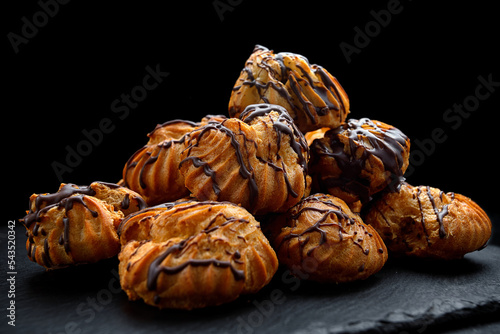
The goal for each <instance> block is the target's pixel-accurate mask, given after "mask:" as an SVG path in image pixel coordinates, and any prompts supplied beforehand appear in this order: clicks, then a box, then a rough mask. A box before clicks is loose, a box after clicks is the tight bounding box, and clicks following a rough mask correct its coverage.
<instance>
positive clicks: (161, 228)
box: [119, 200, 278, 309]
mask: <svg viewBox="0 0 500 334" xmlns="http://www.w3.org/2000/svg"><path fill="white" fill-rule="evenodd" d="M119 234H120V241H121V243H122V245H123V247H122V251H121V252H120V254H119V260H120V265H119V274H120V283H121V286H122V289H123V290H125V292H126V293H127V295H128V297H129V299H131V300H137V299H143V300H144V302H145V303H147V304H149V305H153V306H157V307H159V308H178V309H193V308H201V307H206V306H211V305H219V304H222V303H227V302H230V301H233V300H235V299H236V298H238V296H240V295H242V294H251V293H255V292H257V291H259V290H260V289H261V288H262V287H264V286H265V285H266V284H267V283H269V281H270V280H271V278H272V277H273V275H274V273H275V272H276V270H277V268H278V260H277V258H276V254H275V252H274V250H273V249H272V247H271V245H270V244H269V242H268V240H267V239H266V238H265V237H264V235H263V233H262V231H261V230H260V224H259V223H258V222H257V221H256V220H255V218H254V217H253V216H252V215H251V214H250V213H249V212H248V211H247V210H245V209H244V208H242V207H239V206H237V205H234V204H232V203H227V202H226V203H221V202H209V201H208V202H197V201H193V200H184V201H179V202H177V203H166V204H162V205H159V206H157V207H152V208H148V209H145V210H144V211H141V212H138V213H135V214H132V215H130V216H129V217H127V218H126V219H125V220H123V221H122V223H121V225H120V228H119Z"/></svg>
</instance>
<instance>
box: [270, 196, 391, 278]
mask: <svg viewBox="0 0 500 334" xmlns="http://www.w3.org/2000/svg"><path fill="white" fill-rule="evenodd" d="M273 224H274V223H273ZM277 224H278V225H279V227H281V230H280V232H279V234H278V235H277V237H276V238H275V240H274V243H273V245H274V247H275V249H276V252H277V254H278V259H279V261H280V263H281V264H285V265H286V266H287V267H288V268H291V269H292V268H299V269H300V271H301V272H302V273H304V275H307V279H310V280H314V281H319V282H335V283H341V282H350V281H354V280H362V279H366V278H368V277H369V276H371V275H373V274H374V273H376V272H378V271H379V270H380V269H381V268H382V267H383V266H384V264H385V262H386V261H387V249H386V247H385V245H384V243H383V241H382V239H381V238H380V236H379V235H378V233H377V232H376V231H375V230H374V229H373V228H372V227H371V226H369V225H366V224H364V223H363V221H362V219H361V218H360V217H359V216H358V215H356V214H354V213H352V212H351V210H350V209H349V207H348V206H347V205H346V204H345V203H344V202H343V201H342V200H341V199H339V198H337V197H334V196H332V195H329V194H315V195H311V196H309V197H307V198H304V199H303V200H302V201H301V202H300V203H299V204H297V205H295V206H294V207H293V208H291V209H290V210H289V211H288V212H287V213H286V214H285V215H283V219H282V220H281V221H279V220H278V222H277Z"/></svg>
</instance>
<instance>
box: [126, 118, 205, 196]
mask: <svg viewBox="0 0 500 334" xmlns="http://www.w3.org/2000/svg"><path fill="white" fill-rule="evenodd" d="M198 126H199V124H198V123H195V122H191V121H184V120H172V121H168V122H165V123H163V124H161V125H158V126H157V127H156V128H155V129H154V130H153V131H152V132H151V133H149V134H148V137H149V142H148V143H147V144H146V146H144V147H143V148H141V149H140V150H138V151H137V152H135V153H134V154H133V155H132V156H131V157H130V159H129V160H128V161H127V163H126V164H125V167H124V168H123V181H124V185H125V186H126V187H128V188H130V189H132V190H134V191H136V192H138V193H139V194H141V195H142V197H143V198H144V199H145V200H146V202H147V203H148V204H149V205H156V204H160V203H163V202H168V201H174V200H177V199H179V198H182V197H184V196H187V195H189V190H188V189H186V187H185V186H184V178H183V177H182V175H181V174H180V173H179V162H180V155H181V152H182V150H184V148H185V146H184V141H185V135H186V134H187V133H189V132H191V131H193V130H194V129H196V128H197V127H198Z"/></svg>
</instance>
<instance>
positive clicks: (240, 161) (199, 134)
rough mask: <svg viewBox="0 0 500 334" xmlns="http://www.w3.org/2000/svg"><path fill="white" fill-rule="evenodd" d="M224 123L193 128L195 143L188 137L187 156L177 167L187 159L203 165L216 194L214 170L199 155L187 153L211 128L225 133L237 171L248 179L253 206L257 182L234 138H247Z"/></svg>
mask: <svg viewBox="0 0 500 334" xmlns="http://www.w3.org/2000/svg"><path fill="white" fill-rule="evenodd" d="M224 123H225V121H223V122H222V123H209V124H207V125H205V126H203V127H201V128H199V129H197V130H194V131H193V132H192V133H191V135H193V134H197V136H196V142H195V143H193V142H192V140H193V138H191V139H189V142H188V144H189V145H188V146H187V148H186V149H185V150H187V151H188V157H187V158H185V159H183V160H182V161H181V162H180V164H179V167H180V166H182V164H184V163H185V162H186V161H188V160H191V161H193V165H194V166H195V167H197V168H198V167H203V171H204V173H205V175H207V176H209V177H210V178H211V179H212V187H213V189H214V192H215V194H216V195H217V196H218V195H219V193H220V188H219V186H218V184H217V182H216V173H215V171H213V170H212V169H211V168H210V166H209V165H208V163H206V162H203V161H202V160H201V159H200V158H199V157H191V156H189V155H190V154H191V150H192V148H193V147H195V146H198V145H199V143H200V141H201V140H202V138H203V136H204V135H205V134H206V133H208V132H210V131H212V130H214V131H218V132H222V133H224V134H225V135H227V136H228V137H229V138H230V142H231V145H232V146H233V148H234V150H235V154H236V159H237V161H238V164H239V165H240V169H239V173H240V175H241V177H243V178H244V179H246V180H248V182H249V183H248V184H249V191H250V196H249V198H250V206H251V207H253V205H254V203H255V200H256V198H257V196H258V191H259V190H258V188H257V183H256V181H255V175H254V173H253V168H252V167H251V166H247V165H246V164H245V162H244V160H243V154H242V151H241V145H240V143H239V142H238V140H237V139H236V136H237V135H241V136H243V138H244V141H245V142H246V141H247V138H246V136H245V134H244V133H243V132H241V131H240V133H238V134H236V133H234V132H233V131H232V130H231V129H229V128H227V127H225V126H224Z"/></svg>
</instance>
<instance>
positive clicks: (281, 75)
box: [229, 45, 349, 133]
mask: <svg viewBox="0 0 500 334" xmlns="http://www.w3.org/2000/svg"><path fill="white" fill-rule="evenodd" d="M255 103H270V104H278V105H280V106H283V107H285V108H286V110H287V111H288V112H289V113H290V115H291V116H292V118H293V119H294V121H295V123H296V124H297V127H298V128H299V129H300V130H301V131H302V132H304V133H305V132H307V131H311V130H315V129H318V128H321V127H330V128H336V127H338V126H340V124H341V123H342V122H344V121H345V119H346V117H347V114H348V113H349V99H348V97H347V94H346V93H345V91H344V89H343V88H342V86H341V85H340V83H339V82H338V81H337V79H336V78H335V77H333V76H332V75H331V74H330V73H328V71H327V70H325V69H324V68H323V67H321V66H319V65H311V64H309V61H308V60H307V58H305V57H304V56H301V55H298V54H294V53H288V52H281V53H277V54H275V53H274V52H273V51H272V50H269V49H267V48H265V47H263V46H261V45H257V46H256V47H255V49H254V51H253V53H252V55H251V56H250V58H249V59H248V60H247V61H246V63H245V68H244V69H243V70H242V71H241V74H240V76H239V78H238V80H237V81H236V83H235V85H234V88H233V92H232V94H231V98H230V101H229V115H230V116H231V117H239V115H240V114H241V112H242V111H243V110H244V109H245V108H246V107H247V106H249V105H251V104H255Z"/></svg>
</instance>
